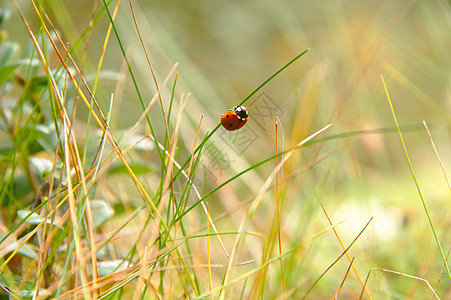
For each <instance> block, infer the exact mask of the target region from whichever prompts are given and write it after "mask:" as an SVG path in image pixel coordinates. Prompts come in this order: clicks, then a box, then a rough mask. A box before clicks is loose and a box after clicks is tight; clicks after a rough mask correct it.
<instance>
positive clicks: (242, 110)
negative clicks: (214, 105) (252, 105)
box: [232, 105, 249, 119]
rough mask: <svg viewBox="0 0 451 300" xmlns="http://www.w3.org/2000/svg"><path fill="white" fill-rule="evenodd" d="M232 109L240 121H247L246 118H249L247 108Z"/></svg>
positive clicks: (236, 107) (237, 107)
mask: <svg viewBox="0 0 451 300" xmlns="http://www.w3.org/2000/svg"><path fill="white" fill-rule="evenodd" d="M232 109H233V110H234V111H235V113H236V114H237V115H238V117H239V118H240V119H246V118H248V117H249V113H248V111H247V108H246V107H244V106H242V105H241V106H235V107H234V108H232Z"/></svg>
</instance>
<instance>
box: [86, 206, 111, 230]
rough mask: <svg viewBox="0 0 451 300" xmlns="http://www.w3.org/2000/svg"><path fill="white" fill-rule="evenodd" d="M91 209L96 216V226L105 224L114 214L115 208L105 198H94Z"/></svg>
mask: <svg viewBox="0 0 451 300" xmlns="http://www.w3.org/2000/svg"><path fill="white" fill-rule="evenodd" d="M91 210H92V216H93V218H94V228H97V227H99V226H101V225H103V224H104V223H105V222H106V221H108V219H109V218H111V217H112V216H113V215H114V210H113V209H112V208H111V207H110V206H109V205H108V204H107V203H106V202H105V201H104V200H92V201H91Z"/></svg>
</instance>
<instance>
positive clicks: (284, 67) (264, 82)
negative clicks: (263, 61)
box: [174, 48, 310, 180]
mask: <svg viewBox="0 0 451 300" xmlns="http://www.w3.org/2000/svg"><path fill="white" fill-rule="evenodd" d="M308 51H310V48H308V49H306V50H304V51H303V52H301V53H300V54H298V55H296V56H295V57H294V58H293V59H292V60H290V61H289V62H288V63H287V64H285V65H284V66H283V67H281V68H280V69H279V70H277V71H276V72H275V73H274V74H272V75H271V76H269V78H268V79H266V80H265V81H263V83H262V84H260V85H259V86H258V87H257V88H256V89H255V90H253V91H252V92H251V93H250V94H249V95H248V96H247V97H246V98H244V100H243V101H241V102H240V104H239V105H242V104H244V103H245V102H246V101H247V100H249V98H250V97H252V96H253V95H254V94H255V93H257V92H258V91H259V90H260V89H261V88H263V87H264V86H265V85H266V84H267V83H268V82H270V81H271V80H272V79H274V77H276V76H277V75H279V74H280V72H282V71H283V70H285V69H286V68H288V67H289V66H290V65H291V64H293V63H294V62H295V61H296V60H298V59H299V58H301V56H303V55H304V54H306V53H307V52H308ZM220 126H221V123H219V124H218V125H216V127H215V128H213V130H212V131H211V132H210V133H207V134H206V136H205V138H204V139H203V141H202V142H201V143H200V144H199V146H197V148H196V150H195V151H194V153H193V154H192V155H194V154H196V153H197V152H198V151H199V149H200V148H202V147H203V145H204V144H205V143H206V142H207V141H208V140H209V139H210V137H211V136H212V135H213V134H214V133H215V132H216V130H218V128H219V127H220ZM190 160H191V156H189V157H188V158H187V159H186V161H185V162H184V163H183V165H182V167H181V169H185V167H186V165H187V164H188V163H189V161H190ZM178 176H180V171H179V172H177V173H176V174H175V175H174V180H176V179H177V178H178Z"/></svg>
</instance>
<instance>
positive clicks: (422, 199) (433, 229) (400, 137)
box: [381, 74, 451, 278]
mask: <svg viewBox="0 0 451 300" xmlns="http://www.w3.org/2000/svg"><path fill="white" fill-rule="evenodd" d="M381 80H382V85H383V87H384V91H385V95H386V97H387V100H388V104H389V105H390V110H391V112H392V115H393V120H394V121H395V124H396V127H397V128H398V134H399V139H400V141H401V144H402V148H403V150H404V155H405V157H406V159H407V163H408V165H409V169H410V172H411V174H412V178H413V181H414V182H415V186H416V188H417V191H418V195H419V196H420V199H421V204H422V205H423V208H424V212H425V213H426V216H427V219H428V221H429V226H430V227H431V230H432V233H433V235H434V238H435V242H436V243H437V247H438V249H439V251H440V254H441V256H442V260H443V263H444V265H445V266H446V271H447V272H448V276H449V278H451V271H450V269H449V266H448V262H447V260H446V257H445V253H444V252H443V248H442V245H441V243H440V239H439V238H438V235H437V232H436V231H435V226H434V224H433V223H432V218H431V216H430V214H429V210H428V208H427V205H426V201H425V200H424V197H423V193H422V192H421V189H420V185H419V183H418V180H417V177H416V175H415V171H414V170H413V165H412V162H411V161H410V157H409V153H408V152H407V147H406V144H405V143H404V138H403V136H402V133H401V130H400V129H399V123H398V118H397V117H396V113H395V110H394V108H393V104H392V102H391V99H390V94H389V93H388V89H387V86H386V85H385V80H384V76H383V75H382V74H381Z"/></svg>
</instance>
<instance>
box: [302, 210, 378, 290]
mask: <svg viewBox="0 0 451 300" xmlns="http://www.w3.org/2000/svg"><path fill="white" fill-rule="evenodd" d="M372 220H373V218H371V219H370V220H369V221H368V223H366V225H365V227H363V229H362V230H361V231H360V233H359V234H358V235H357V236H356V237H355V239H354V240H353V241H352V242H351V244H350V245H349V246H348V247H347V248H346V249H345V250H344V251H343V253H342V254H341V255H340V256H339V257H338V258H337V259H336V260H335V261H334V262H333V263H332V264H331V265H330V266H329V267H328V268H327V269H326V270H324V272H323V273H322V274H321V275H320V276H319V277H318V279H316V280H315V282H314V283H313V284H312V286H311V287H310V288H309V289H308V291H307V292H306V293H305V295H304V297H303V298H302V299H306V298H307V296H308V295H309V294H310V292H311V291H312V290H313V288H314V287H315V285H316V284H317V283H318V282H319V281H320V280H321V278H323V276H324V275H326V273H327V272H329V270H330V269H332V267H333V266H334V265H335V264H336V263H337V262H338V261H339V260H340V259H341V258H342V257H343V256H344V255H345V254H346V253H347V252H348V251H349V249H351V247H352V246H353V245H354V243H355V242H356V241H357V240H358V238H359V237H360V236H361V235H362V234H363V232H364V231H365V230H366V228H367V227H368V226H369V225H370V223H371V221H372ZM332 228H333V227H332Z"/></svg>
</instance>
